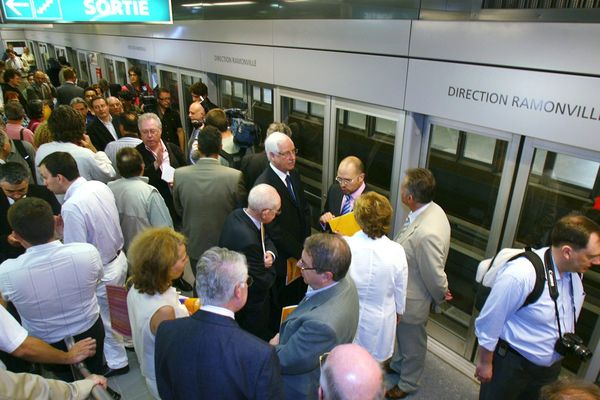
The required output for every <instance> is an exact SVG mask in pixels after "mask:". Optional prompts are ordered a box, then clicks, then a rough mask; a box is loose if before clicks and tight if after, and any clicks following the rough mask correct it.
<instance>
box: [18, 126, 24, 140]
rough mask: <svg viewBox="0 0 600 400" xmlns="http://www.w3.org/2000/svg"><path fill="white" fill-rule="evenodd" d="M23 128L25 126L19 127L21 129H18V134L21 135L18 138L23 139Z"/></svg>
mask: <svg viewBox="0 0 600 400" xmlns="http://www.w3.org/2000/svg"><path fill="white" fill-rule="evenodd" d="M23 129H25V128H21V130H20V131H19V136H21V138H20V139H19V140H23Z"/></svg>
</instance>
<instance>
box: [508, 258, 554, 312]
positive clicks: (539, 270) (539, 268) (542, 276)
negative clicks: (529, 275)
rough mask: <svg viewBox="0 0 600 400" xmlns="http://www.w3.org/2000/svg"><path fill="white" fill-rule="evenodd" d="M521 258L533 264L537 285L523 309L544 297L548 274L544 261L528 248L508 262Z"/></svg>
mask: <svg viewBox="0 0 600 400" xmlns="http://www.w3.org/2000/svg"><path fill="white" fill-rule="evenodd" d="M519 257H525V258H527V260H528V261H529V262H530V263H531V265H533V268H534V269H535V285H534V286H533V290H532V291H531V293H529V296H527V298H526V299H525V302H524V303H523V305H522V306H521V308H523V307H527V306H528V305H530V304H533V303H535V302H536V301H538V299H539V298H540V296H541V295H542V292H543V291H544V283H545V282H546V273H545V268H544V261H542V259H541V258H540V257H539V256H538V255H537V254H536V253H534V252H533V251H532V250H531V249H529V248H527V249H526V250H525V251H524V252H523V253H520V254H517V255H516V256H514V257H512V258H511V259H510V260H508V261H512V260H514V259H516V258H519ZM508 261H507V262H508Z"/></svg>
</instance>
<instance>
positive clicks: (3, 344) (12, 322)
mask: <svg viewBox="0 0 600 400" xmlns="http://www.w3.org/2000/svg"><path fill="white" fill-rule="evenodd" d="M25 339H27V331H26V330H25V328H23V327H22V326H21V325H19V323H18V322H17V320H16V319H14V318H13V317H12V315H10V314H9V312H8V311H6V309H5V308H4V307H2V306H0V350H2V351H4V352H5V353H12V352H13V351H15V350H16V349H17V348H18V347H19V346H20V345H22V344H23V342H24V341H25Z"/></svg>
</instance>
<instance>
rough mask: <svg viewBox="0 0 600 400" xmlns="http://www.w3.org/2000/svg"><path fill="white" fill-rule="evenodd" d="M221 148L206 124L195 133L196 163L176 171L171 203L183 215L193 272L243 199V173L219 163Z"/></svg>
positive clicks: (213, 130)
mask: <svg viewBox="0 0 600 400" xmlns="http://www.w3.org/2000/svg"><path fill="white" fill-rule="evenodd" d="M170 145H173V144H171V143H170ZM174 146H176V145H174ZM220 149H221V133H220V132H219V130H218V129H217V128H215V127H214V126H206V127H204V128H202V131H201V133H200V135H199V136H198V151H199V153H200V158H199V159H198V161H197V162H196V164H194V165H190V166H188V167H185V168H180V169H178V170H177V171H175V181H174V183H173V202H174V205H175V210H176V211H177V212H178V213H179V215H181V217H182V223H181V224H182V232H183V234H184V235H185V236H186V237H187V238H188V248H187V249H188V255H189V257H190V262H191V265H192V270H193V271H194V274H195V273H196V271H195V268H196V265H195V264H196V263H197V262H198V259H199V258H200V256H201V255H202V253H204V252H205V251H206V250H208V249H210V248H211V247H213V246H216V245H217V244H218V243H219V236H221V230H222V229H223V224H224V223H225V219H226V218H227V216H228V215H229V213H230V212H231V211H233V210H234V209H235V208H236V207H240V206H243V205H244V204H245V202H246V189H245V188H244V180H243V178H242V173H241V172H240V171H238V170H236V169H233V168H229V167H226V166H224V165H221V164H220V163H219V160H218V158H219V151H220Z"/></svg>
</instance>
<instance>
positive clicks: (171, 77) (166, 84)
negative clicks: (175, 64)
mask: <svg viewBox="0 0 600 400" xmlns="http://www.w3.org/2000/svg"><path fill="white" fill-rule="evenodd" d="M158 76H159V79H160V87H162V88H165V89H167V90H169V92H171V108H172V109H173V110H175V111H177V112H179V78H178V73H177V70H175V69H165V68H164V67H159V68H158ZM155 95H158V93H155Z"/></svg>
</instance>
